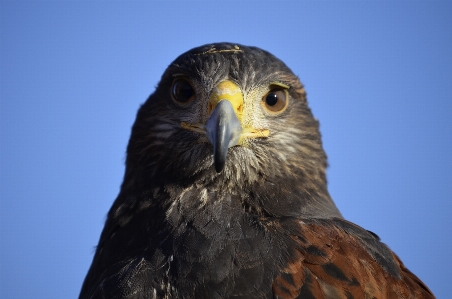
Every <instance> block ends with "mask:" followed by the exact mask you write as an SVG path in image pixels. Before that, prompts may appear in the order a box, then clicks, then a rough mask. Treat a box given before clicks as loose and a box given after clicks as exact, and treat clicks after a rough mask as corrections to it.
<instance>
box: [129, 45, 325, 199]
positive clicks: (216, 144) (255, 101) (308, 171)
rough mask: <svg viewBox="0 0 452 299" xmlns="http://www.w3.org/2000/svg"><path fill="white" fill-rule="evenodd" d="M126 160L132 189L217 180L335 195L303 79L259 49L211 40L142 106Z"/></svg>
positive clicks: (167, 75)
mask: <svg viewBox="0 0 452 299" xmlns="http://www.w3.org/2000/svg"><path fill="white" fill-rule="evenodd" d="M126 164H127V165H126V175H125V181H124V186H127V185H130V186H132V185H134V184H135V185H136V184H137V182H141V184H142V185H149V184H156V183H161V184H167V185H168V184H172V183H177V184H178V185H181V184H182V185H183V184H193V183H196V184H203V185H209V184H216V185H217V186H223V187H224V188H227V189H228V190H229V191H228V192H233V190H234V189H246V188H248V187H249V186H251V185H255V184H267V185H268V184H270V185H271V184H278V189H279V190H282V189H292V188H291V186H293V185H294V184H296V185H298V186H303V190H305V192H306V193H312V194H314V193H322V194H324V195H325V196H326V197H329V195H328V193H327V191H326V178H325V169H326V166H327V162H326V155H325V152H324V151H323V148H322V144H321V139H320V133H319V129H318V122H317V120H316V119H315V118H314V117H313V115H312V113H311V110H310V109H309V107H308V104H307V101H306V93H305V90H304V88H303V85H302V84H301V82H300V81H299V79H298V77H297V76H296V75H294V73H293V72H292V71H291V70H290V69H289V68H288V67H287V66H286V65H285V64H284V63H283V62H282V61H281V60H279V59H278V58H276V57H275V56H273V55H272V54H270V53H268V52H266V51H264V50H261V49H259V48H256V47H247V46H242V45H237V44H231V43H218V44H210V45H205V46H201V47H198V48H195V49H192V50H190V51H188V52H186V53H184V54H182V55H180V56H179V57H178V58H177V59H176V60H175V61H174V62H172V63H171V64H170V65H169V67H168V68H167V70H166V71H165V72H164V74H163V76H162V78H161V81H160V83H159V84H158V86H157V88H156V91H155V92H154V93H153V94H152V95H151V96H150V97H149V98H148V100H147V101H146V102H145V103H144V104H143V105H142V107H141V108H140V110H139V111H138V115H137V119H136V121H135V124H134V126H133V129H132V136H131V139H130V142H129V145H128V150H127V162H126ZM135 187H136V186H135ZM270 189H271V188H270Z"/></svg>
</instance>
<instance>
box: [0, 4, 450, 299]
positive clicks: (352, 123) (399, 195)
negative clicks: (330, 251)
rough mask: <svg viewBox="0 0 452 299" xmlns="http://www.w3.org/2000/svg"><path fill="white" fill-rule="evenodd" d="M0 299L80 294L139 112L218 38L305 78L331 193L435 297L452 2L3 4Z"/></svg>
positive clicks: (446, 279)
mask: <svg viewBox="0 0 452 299" xmlns="http://www.w3.org/2000/svg"><path fill="white" fill-rule="evenodd" d="M0 29H1V35H0V45H1V52H0V54H1V56H0V58H1V59H0V63H1V65H0V72H1V77H0V79H1V81H0V83H1V86H0V92H1V94H0V95H1V98H0V99H1V110H0V111H1V117H0V122H1V123H0V124H1V135H0V138H1V165H0V171H1V177H0V182H1V189H0V190H1V193H0V196H1V202H0V204H1V206H0V213H1V215H0V224H1V226H0V233H1V236H0V261H1V264H0V268H1V270H0V297H1V298H76V297H77V296H78V293H79V290H80V287H81V284H82V281H83V279H84V276H85V275H86V272H87V270H88V267H89V265H90V263H91V260H92V256H93V251H94V246H95V245H96V244H97V241H98V238H99V235H100V232H101V229H102V227H103V222H104V217H105V215H106V213H107V210H108V209H109V207H110V205H111V204H112V202H113V200H114V199H115V197H116V195H117V193H118V191H119V186H120V183H121V181H122V176H123V171H124V165H123V164H124V158H125V148H126V144H127V141H128V138H129V134H130V128H131V125H132V123H133V121H134V118H135V113H136V111H137V109H138V107H139V105H140V104H141V103H143V102H144V101H145V99H146V98H147V96H148V95H149V94H150V93H152V92H153V90H154V87H155V86H156V84H157V82H158V81H159V79H160V75H161V74H162V73H163V71H164V69H165V68H166V66H167V65H168V64H169V63H170V62H171V61H172V60H174V59H175V58H176V57H177V56H178V55H179V54H181V53H183V52H185V51H186V50H188V49H190V48H193V47H195V46H199V45H202V44H205V43H210V42H218V41H231V42H236V43H241V44H245V45H254V46H259V47H261V48H263V49H266V50H268V51H270V52H272V53H273V54H275V55H276V56H278V57H279V58H281V59H282V60H283V61H285V62H286V63H287V64H288V65H289V67H290V68H291V69H292V70H293V71H294V72H295V73H296V74H297V75H299V77H300V78H301V80H302V81H303V82H304V84H305V86H306V89H307V91H308V100H309V102H310V105H311V107H312V109H313V112H314V114H315V116H316V117H317V118H318V119H319V120H320V123H321V131H322V134H323V140H324V146H325V149H326V151H327V153H328V156H329V163H330V168H329V171H328V179H329V189H330V192H331V194H332V196H333V198H334V200H335V201H336V203H337V205H338V206H339V208H340V210H341V211H342V213H343V214H344V216H345V217H346V218H347V219H349V220H351V221H353V222H355V223H357V224H359V225H361V226H363V227H365V228H366V229H369V230H371V231H373V232H375V233H377V234H378V235H380V237H381V238H382V240H383V241H384V242H385V243H386V244H388V245H389V246H390V247H391V248H392V249H393V250H394V251H395V252H396V253H397V254H398V255H399V256H400V257H401V258H402V260H403V261H404V262H405V264H406V265H407V267H408V268H409V269H411V270H412V271H413V272H414V273H416V274H417V275H418V276H419V277H420V278H421V279H422V280H424V281H425V282H426V284H427V285H428V286H429V287H430V288H431V289H432V290H433V292H434V293H435V294H436V295H437V296H438V298H450V283H451V277H452V254H451V248H452V243H451V241H452V220H451V214H452V2H450V1H449V2H440V1H423V2H421V1H400V2H399V1H384V2H376V1H375V2H374V1H334V2H328V1H293V2H284V1H273V2H271V1H268V2H266V1H248V2H246V1H245V2H243V1H242V2H222V1H210V2H191V1H187V2H185V1H166V2H151V1H146V2H144V1H143V2H117V1H115V2H110V1H96V2H89V1H80V2H71V1H60V2H58V1H51V2H40V1H30V2H25V1H11V2H8V1H1V2H0Z"/></svg>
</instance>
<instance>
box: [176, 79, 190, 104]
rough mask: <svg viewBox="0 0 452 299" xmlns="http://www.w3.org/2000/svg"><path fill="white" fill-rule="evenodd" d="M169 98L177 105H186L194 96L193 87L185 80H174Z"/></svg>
mask: <svg viewBox="0 0 452 299" xmlns="http://www.w3.org/2000/svg"><path fill="white" fill-rule="evenodd" d="M171 96H172V97H173V100H174V101H176V102H178V103H182V104H185V103H188V102H189V101H191V100H193V99H194V98H195V96H196V93H195V90H194V89H193V86H192V85H191V84H190V82H188V81H187V80H186V79H181V78H179V79H176V80H174V82H173V86H172V87H171Z"/></svg>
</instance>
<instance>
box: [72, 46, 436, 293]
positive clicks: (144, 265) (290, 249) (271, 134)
mask: <svg viewBox="0 0 452 299" xmlns="http://www.w3.org/2000/svg"><path fill="white" fill-rule="evenodd" d="M326 167H327V158H326V154H325V152H324V150H323V148H322V142H321V138H320V133H319V124H318V121H317V120H316V119H315V118H314V117H313V115H312V113H311V110H310V109H309V107H308V103H307V100H306V93H305V90H304V87H303V85H302V84H301V83H300V81H299V79H298V78H297V76H295V75H294V73H293V72H292V71H291V70H290V69H289V68H288V67H287V66H286V65H285V64H284V63H283V62H282V61H281V60H279V59H278V58H276V57H275V56H273V55H272V54H270V53H269V52H266V51H264V50H261V49H259V48H256V47H247V46H243V45H237V44H231V43H217V44H210V45H204V46H201V47H198V48H195V49H192V50H190V51H188V52H186V53H184V54H182V55H181V56H179V57H178V58H177V59H176V60H175V61H174V62H173V63H171V64H170V65H169V67H168V68H167V70H166V71H165V72H164V74H163V76H162V78H161V81H160V83H159V84H158V86H157V88H156V90H155V92H154V93H153V94H152V95H151V96H150V97H149V98H148V99H147V101H146V102H145V103H144V104H143V105H142V106H141V107H140V109H139V111H138V114H137V117H136V121H135V123H134V125H133V128H132V133H131V137H130V141H129V144H128V146H127V158H126V169H125V175H124V181H123V183H122V186H121V190H120V193H119V195H118V197H117V198H116V200H115V202H114V203H113V206H112V207H111V209H110V211H109V212H108V216H107V219H106V223H105V227H104V229H103V232H102V234H101V237H100V240H99V244H98V246H97V249H96V252H95V255H94V259H93V262H92V265H91V268H90V269H89V272H88V274H87V276H86V278H85V281H84V283H83V287H82V290H81V294H80V298H284V299H285V298H348V299H349V298H379V299H380V298H434V295H433V294H432V293H431V291H430V290H429V289H428V287H427V286H425V284H424V283H422V281H421V280H420V279H419V278H418V277H416V276H415V275H414V274H413V273H411V272H410V271H409V270H408V269H407V268H405V266H404V265H403V263H402V262H401V261H400V259H399V258H398V257H397V255H395V253H393V252H392V251H391V250H390V249H389V248H388V247H387V246H386V245H385V244H383V243H382V242H380V239H379V237H378V236H377V235H376V234H374V233H372V232H370V231H367V230H365V229H363V228H361V227H359V226H358V225H356V224H353V223H351V222H349V221H347V220H345V219H344V218H343V217H342V215H341V213H340V212H339V210H338V209H337V207H336V205H335V204H334V202H333V200H332V199H331V197H330V195H329V193H328V190H327V183H326V173H325V171H326Z"/></svg>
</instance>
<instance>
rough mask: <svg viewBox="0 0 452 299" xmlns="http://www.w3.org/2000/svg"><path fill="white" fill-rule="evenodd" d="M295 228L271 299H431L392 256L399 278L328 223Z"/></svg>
mask: <svg viewBox="0 0 452 299" xmlns="http://www.w3.org/2000/svg"><path fill="white" fill-rule="evenodd" d="M293 221H294V222H295V220H293ZM293 225H294V224H292V226H293ZM295 225H296V226H298V229H297V230H299V232H295V231H294V230H293V229H292V230H291V232H290V237H291V238H292V239H293V240H294V245H293V246H292V248H291V249H290V250H291V252H289V254H290V255H291V257H290V261H289V263H288V264H287V266H286V267H285V268H284V269H281V273H280V275H279V276H277V278H276V279H275V281H274V283H273V292H274V294H275V296H276V297H277V298H281V299H283V298H284V299H286V298H287V299H288V298H316V299H320V298H344V299H350V298H378V299H382V298H435V297H434V295H433V294H432V293H431V291H430V290H429V289H428V288H427V287H426V286H425V285H424V284H423V283H422V282H421V281H420V280H419V278H417V277H416V276H415V275H414V274H413V273H411V272H410V271H409V270H408V269H407V268H405V266H404V265H403V263H402V262H401V261H400V259H399V258H398V257H397V256H396V255H395V254H394V253H392V252H388V253H389V255H391V254H392V256H390V257H389V259H393V260H391V261H390V263H393V264H394V265H395V267H398V269H396V268H394V269H396V270H398V272H399V273H400V275H398V276H399V277H397V275H395V276H394V275H391V274H390V273H389V272H388V271H386V270H385V269H384V268H383V267H382V266H381V265H380V264H379V263H378V262H377V261H376V260H375V259H374V258H373V256H372V255H371V253H369V251H368V248H366V246H365V245H364V244H363V240H362V239H360V237H359V236H354V235H353V234H352V233H350V232H347V231H345V230H344V229H343V228H341V227H338V226H336V225H335V224H334V223H333V222H323V223H322V222H317V221H312V222H308V223H306V222H302V221H298V223H296V224H295ZM347 225H350V224H347ZM356 228H359V227H357V226H356ZM359 229H361V228H359ZM361 230H362V229H361ZM362 231H363V232H366V231H364V230H362ZM396 274H397V273H396Z"/></svg>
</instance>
